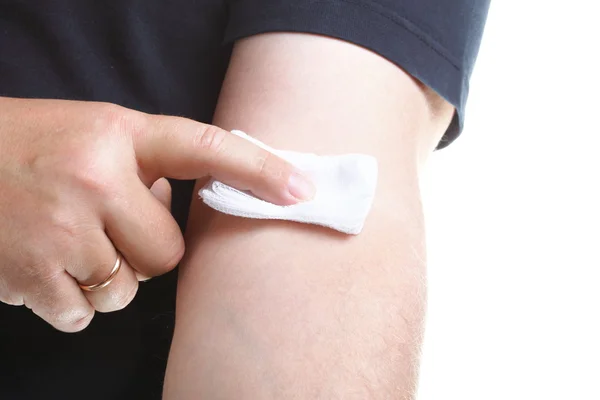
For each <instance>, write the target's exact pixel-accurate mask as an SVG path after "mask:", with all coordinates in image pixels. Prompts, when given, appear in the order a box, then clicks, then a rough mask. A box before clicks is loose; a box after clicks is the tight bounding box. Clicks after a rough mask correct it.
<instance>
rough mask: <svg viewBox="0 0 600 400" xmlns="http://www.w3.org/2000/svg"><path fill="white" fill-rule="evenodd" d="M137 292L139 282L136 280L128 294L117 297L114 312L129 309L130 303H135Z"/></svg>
mask: <svg viewBox="0 0 600 400" xmlns="http://www.w3.org/2000/svg"><path fill="white" fill-rule="evenodd" d="M137 291H138V282H137V280H136V281H135V283H134V284H133V285H131V287H130V288H129V289H128V290H127V291H126V292H124V294H123V295H121V296H118V297H117V299H116V301H115V304H114V308H113V311H119V310H122V309H124V308H125V307H127V306H128V305H129V303H131V302H132V301H133V299H134V298H135V295H136V294H137Z"/></svg>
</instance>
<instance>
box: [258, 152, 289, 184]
mask: <svg viewBox="0 0 600 400" xmlns="http://www.w3.org/2000/svg"><path fill="white" fill-rule="evenodd" d="M289 170H290V168H289V166H288V164H287V162H285V161H284V160H283V159H281V158H279V157H277V156H275V155H274V154H272V153H270V152H268V151H266V150H264V151H262V152H261V153H260V155H259V156H258V157H257V158H256V171H257V174H258V177H259V179H261V180H264V181H267V182H271V183H272V184H275V183H283V184H284V183H285V179H284V178H285V177H286V175H289Z"/></svg>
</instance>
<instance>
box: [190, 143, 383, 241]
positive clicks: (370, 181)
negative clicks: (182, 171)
mask: <svg viewBox="0 0 600 400" xmlns="http://www.w3.org/2000/svg"><path fill="white" fill-rule="evenodd" d="M232 133H233V134H235V135H237V136H239V137H242V138H244V139H247V140H249V141H251V142H252V143H254V144H256V145H258V146H260V147H262V148H263V149H265V150H267V151H269V152H271V153H273V154H275V155H277V156H279V157H281V158H283V159H285V160H287V161H288V162H290V163H291V164H292V165H294V166H296V167H297V168H298V169H300V170H301V171H302V172H303V173H304V174H305V175H306V176H308V177H309V178H310V179H311V180H312V182H313V183H314V185H315V187H316V194H315V197H314V198H313V199H312V200H309V201H305V202H302V203H298V204H294V205H291V206H278V205H275V204H272V203H269V202H267V201H264V200H261V199H258V198H256V197H254V196H253V195H252V194H251V193H249V192H246V191H240V190H237V189H234V188H232V187H231V186H228V185H226V184H224V183H222V182H219V181H216V180H214V179H212V180H211V181H209V182H208V183H207V184H206V185H205V186H204V187H203V188H202V189H200V192H199V193H198V194H199V195H200V197H201V198H202V199H203V200H204V203H206V204H207V205H208V206H209V207H211V208H213V209H215V210H217V211H220V212H223V213H225V214H230V215H236V216H239V217H245V218H259V219H282V220H288V221H296V222H303V223H307V224H315V225H322V226H325V227H328V228H331V229H335V230H337V231H340V232H343V233H347V234H354V235H356V234H358V233H360V231H361V230H362V227H363V225H364V222H365V219H366V218H367V214H368V213H369V210H370V209H371V204H372V203H373V197H374V196H375V186H376V185H377V160H376V159H375V158H374V157H372V156H368V155H364V154H345V155H332V156H318V155H316V154H310V153H298V152H293V151H282V150H275V149H272V148H270V147H269V146H267V145H265V144H264V143H262V142H260V141H258V140H256V139H254V138H252V137H250V136H248V135H246V134H245V133H244V132H241V131H232Z"/></svg>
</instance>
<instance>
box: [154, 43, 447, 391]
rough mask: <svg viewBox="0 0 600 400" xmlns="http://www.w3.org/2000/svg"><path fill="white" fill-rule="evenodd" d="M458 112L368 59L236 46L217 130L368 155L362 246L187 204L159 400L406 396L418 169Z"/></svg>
mask: <svg viewBox="0 0 600 400" xmlns="http://www.w3.org/2000/svg"><path fill="white" fill-rule="evenodd" d="M452 113H453V108H452V107H451V106H450V105H449V104H448V103H446V102H445V101H443V100H441V99H440V98H439V97H438V96H437V95H436V94H435V93H433V92H431V91H430V90H429V89H427V88H426V87H424V85H422V84H420V83H419V82H417V81H415V80H414V79H412V78H411V77H410V76H409V75H408V74H406V73H405V72H404V71H402V70H401V69H400V68H398V67H397V66H395V65H393V64H391V63H389V62H388V61H386V60H384V59H383V58H381V57H379V56H377V55H375V54H373V53H371V52H369V51H367V50H365V49H363V48H360V47H357V46H354V45H351V44H348V43H344V42H341V41H338V40H334V39H330V38H324V37H319V36H311V35H305V34H284V33H276V34H266V35H259V36H255V37H252V38H249V39H245V40H243V41H241V42H239V43H238V44H237V45H236V48H235V50H234V55H233V58H232V60H231V65H230V70H229V72H228V74H227V78H226V82H225V85H224V88H223V91H222V93H221V98H220V103H219V106H218V109H217V113H216V116H215V121H214V122H215V123H216V124H218V125H220V126H222V127H224V128H226V129H241V130H244V131H245V132H247V133H249V134H251V135H253V136H256V137H257V138H259V139H260V140H263V141H264V142H266V143H267V144H269V145H271V146H273V147H275V148H281V149H290V150H296V151H310V152H316V153H319V154H328V153H330V154H331V153H335V154H341V153H347V152H361V153H367V154H371V155H374V156H376V157H377V159H378V161H379V168H380V176H379V182H378V188H377V194H376V199H375V202H374V205H373V209H372V211H371V214H370V215H369V217H368V220H367V223H366V226H365V228H364V231H363V232H362V233H361V234H360V235H358V236H345V235H341V234H338V233H336V232H333V231H330V230H327V229H324V228H319V227H315V226H310V225H303V224H297V223H290V222H283V221H259V220H248V219H240V218H234V217H230V216H226V215H223V214H218V213H215V212H212V211H210V210H208V209H206V207H203V206H202V204H201V203H200V202H198V201H195V202H194V203H193V209H192V213H191V217H190V221H189V224H188V232H187V236H186V243H187V253H186V256H185V258H184V260H183V262H182V265H181V272H180V285H179V288H178V298H177V302H178V303H177V313H176V315H177V317H176V328H175V336H174V341H173V345H172V349H171V354H170V358H169V363H168V368H167V374H166V381H165V389H164V398H165V399H166V400H174V399H177V400H185V399H253V400H262V399H409V398H412V396H413V394H414V389H415V383H416V380H417V372H418V364H419V351H420V344H421V336H422V330H423V314H424V307H425V300H426V288H425V245H424V232H423V217H422V208H421V202H420V193H419V173H420V171H421V169H422V168H423V166H424V165H425V163H426V161H427V158H428V156H429V154H430V153H431V152H432V151H433V149H434V148H435V145H436V144H437V142H438V141H439V139H440V137H441V136H442V134H443V132H444V131H445V129H446V127H447V126H448V124H449V122H450V119H451V117H452ZM200 184H201V183H199V184H198V187H199V185H200Z"/></svg>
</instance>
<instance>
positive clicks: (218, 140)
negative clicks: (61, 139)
mask: <svg viewBox="0 0 600 400" xmlns="http://www.w3.org/2000/svg"><path fill="white" fill-rule="evenodd" d="M226 136H227V131H224V130H223V129H221V128H217V127H216V126H214V125H202V127H201V128H200V129H198V130H197V132H196V134H195V136H194V147H195V148H196V149H198V150H204V151H208V152H210V153H215V154H218V153H219V152H220V151H221V148H222V145H223V142H224V141H225V137H226Z"/></svg>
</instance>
